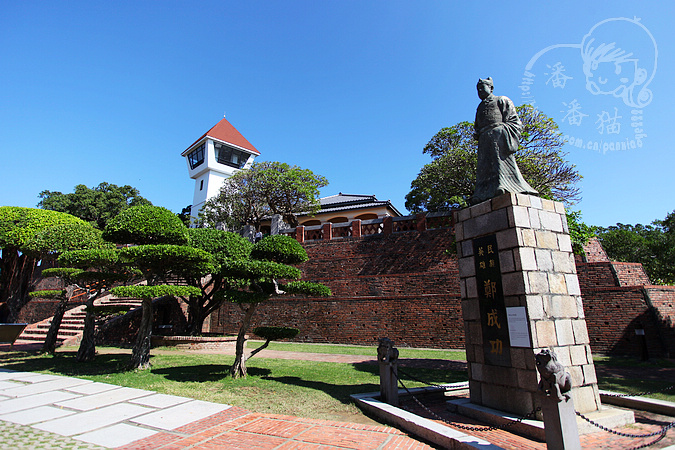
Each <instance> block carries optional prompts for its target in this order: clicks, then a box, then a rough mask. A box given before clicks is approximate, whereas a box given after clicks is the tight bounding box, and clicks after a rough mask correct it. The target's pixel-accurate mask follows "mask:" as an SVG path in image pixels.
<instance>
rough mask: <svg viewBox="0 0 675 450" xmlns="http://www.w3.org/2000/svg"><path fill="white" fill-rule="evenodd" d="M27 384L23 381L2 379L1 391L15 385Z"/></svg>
mask: <svg viewBox="0 0 675 450" xmlns="http://www.w3.org/2000/svg"><path fill="white" fill-rule="evenodd" d="M20 386H25V385H24V384H23V383H17V382H16V381H0V391H1V390H3V389H10V388H15V387H20Z"/></svg>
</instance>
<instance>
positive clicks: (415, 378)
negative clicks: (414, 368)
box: [396, 367, 447, 388]
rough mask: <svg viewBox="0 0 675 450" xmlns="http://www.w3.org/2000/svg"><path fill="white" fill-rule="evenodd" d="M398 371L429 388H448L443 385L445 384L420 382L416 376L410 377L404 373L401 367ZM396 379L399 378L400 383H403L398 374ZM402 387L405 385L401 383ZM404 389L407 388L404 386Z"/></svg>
mask: <svg viewBox="0 0 675 450" xmlns="http://www.w3.org/2000/svg"><path fill="white" fill-rule="evenodd" d="M397 370H398V371H399V372H400V373H402V374H403V375H405V376H406V377H408V378H410V379H411V380H413V381H417V382H418V383H422V384H426V385H427V386H431V387H435V388H445V387H447V385H443V384H434V383H430V382H428V381H424V380H420V379H419V378H417V377H414V376H412V375H410V374H409V373H406V372H404V371H402V370H401V368H400V367H398V368H397ZM396 378H397V379H398V380H399V381H401V380H400V378H398V374H397V375H396ZM401 385H403V383H401ZM404 387H405V386H404Z"/></svg>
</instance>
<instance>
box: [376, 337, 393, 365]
mask: <svg viewBox="0 0 675 450" xmlns="http://www.w3.org/2000/svg"><path fill="white" fill-rule="evenodd" d="M379 344H380V345H379V346H378V347H377V359H378V361H379V362H384V363H393V362H395V361H396V360H397V359H398V349H397V348H396V347H394V341H392V340H391V339H389V338H386V337H385V338H380V339H379Z"/></svg>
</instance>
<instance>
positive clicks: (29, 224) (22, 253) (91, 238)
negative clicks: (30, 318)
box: [0, 206, 102, 322]
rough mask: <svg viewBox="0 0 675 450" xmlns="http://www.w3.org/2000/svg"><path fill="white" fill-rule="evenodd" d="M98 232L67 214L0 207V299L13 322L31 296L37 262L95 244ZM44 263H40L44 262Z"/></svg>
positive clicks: (96, 243) (4, 318) (7, 319)
mask: <svg viewBox="0 0 675 450" xmlns="http://www.w3.org/2000/svg"><path fill="white" fill-rule="evenodd" d="M101 243H102V241H101V237H100V234H97V233H96V230H95V229H94V228H93V227H92V226H91V225H89V224H88V223H86V222H84V221H83V220H80V219H78V218H76V217H74V216H71V215H70V214H65V213H60V212H56V211H45V210H42V209H35V208H21V207H14V206H2V207H0V249H1V250H2V253H1V256H0V303H4V304H5V305H6V310H7V317H3V318H0V320H4V321H7V322H15V321H16V320H17V318H18V315H19V312H20V311H21V308H23V307H24V305H25V304H26V303H28V301H29V300H30V298H31V297H30V296H29V295H28V293H29V292H30V291H32V290H33V289H34V280H35V275H36V274H37V273H38V271H37V268H38V263H39V262H40V261H43V262H44V261H45V260H48V259H50V258H53V257H54V256H56V255H57V254H58V253H60V252H63V251H66V250H70V249H74V248H97V247H99V246H101V245H102V244H101ZM44 265H45V264H43V266H44Z"/></svg>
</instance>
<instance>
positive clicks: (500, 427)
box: [394, 371, 541, 431]
mask: <svg viewBox="0 0 675 450" xmlns="http://www.w3.org/2000/svg"><path fill="white" fill-rule="evenodd" d="M401 373H404V372H401ZM394 375H395V376H396V379H397V380H398V382H399V383H401V386H403V389H405V391H406V392H407V393H408V395H409V396H410V397H411V398H412V399H413V400H414V401H415V403H417V404H418V405H419V406H420V407H421V408H422V409H424V410H425V411H426V412H427V413H429V414H430V415H431V416H432V417H433V418H434V419H436V420H440V421H441V422H443V423H446V424H448V425H450V426H452V427H456V428H461V429H462V430H467V431H495V430H506V429H507V428H509V427H512V426H514V425H516V424H518V423H520V422H522V421H523V420H525V419H529V418H530V417H534V415H535V414H536V413H537V412H539V411H541V408H539V407H537V408H535V409H533V410H532V411H530V412H529V413H527V414H525V415H524V416H523V417H520V418H518V419H516V420H515V421H513V422H509V423H507V424H504V425H498V426H496V427H493V426H474V427H470V426H467V425H462V424H459V423H457V422H450V421H448V420H445V419H444V418H442V417H441V416H439V415H438V414H436V413H435V412H433V411H432V410H431V409H429V408H427V407H426V406H425V405H424V404H423V403H422V402H421V401H420V400H419V399H418V398H417V397H415V396H414V395H413V393H412V392H410V389H408V388H407V387H406V385H405V384H403V380H401V379H400V378H399V376H398V373H396V371H394ZM404 375H406V376H408V377H410V375H408V374H405V373H404ZM411 378H413V377H411ZM413 379H414V378H413ZM415 381H418V382H420V383H424V382H423V381H420V380H415ZM425 384H428V383H425ZM429 385H430V386H435V387H440V388H443V387H445V386H442V385H433V384H429Z"/></svg>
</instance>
